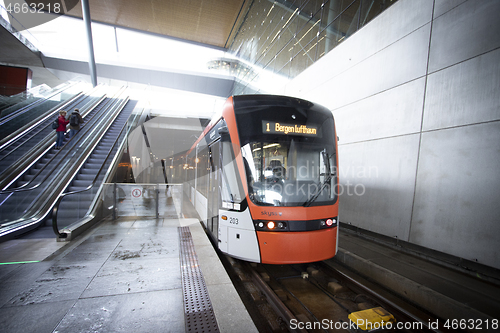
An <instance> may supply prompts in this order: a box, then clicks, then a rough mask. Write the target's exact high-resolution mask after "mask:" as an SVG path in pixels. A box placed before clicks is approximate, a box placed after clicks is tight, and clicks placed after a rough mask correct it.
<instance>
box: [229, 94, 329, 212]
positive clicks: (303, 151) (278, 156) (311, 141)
mask: <svg viewBox="0 0 500 333" xmlns="http://www.w3.org/2000/svg"><path fill="white" fill-rule="evenodd" d="M234 106H235V114H236V122H237V125H238V134H239V138H240V144H241V152H242V156H243V160H244V164H245V170H246V179H247V184H248V194H249V197H250V200H251V201H252V202H253V203H254V204H257V205H260V206H287V207H290V206H305V207H307V206H318V205H329V204H333V203H335V201H336V199H337V193H336V187H337V186H336V185H337V183H336V182H337V176H336V170H337V165H336V161H337V156H336V151H335V141H334V140H335V139H336V138H337V136H336V134H335V126H334V120H333V116H332V113H331V112H330V111H329V110H327V109H326V108H323V107H321V106H319V105H315V104H313V103H311V102H307V101H304V100H299V99H295V98H285V97H274V96H258V95H256V96H251V97H247V96H236V97H235V98H234Z"/></svg>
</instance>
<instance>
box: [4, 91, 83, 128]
mask: <svg viewBox="0 0 500 333" xmlns="http://www.w3.org/2000/svg"><path fill="white" fill-rule="evenodd" d="M66 83H67V84H68V85H67V86H64V87H60V88H58V87H59V86H58V87H55V88H53V89H52V91H51V92H50V94H48V95H47V96H44V97H43V98H40V99H37V100H36V101H33V102H31V103H30V104H28V105H25V106H23V107H21V108H19V109H18V110H16V111H13V112H11V113H9V114H8V115H5V116H3V117H0V125H2V124H4V123H6V122H8V121H10V119H11V118H15V117H17V116H19V115H21V114H22V113H25V112H28V111H29V110H30V109H32V108H33V107H34V106H35V105H38V104H41V103H43V102H46V101H47V100H49V98H51V97H54V96H55V95H57V94H59V93H62V92H63V91H65V90H66V89H69V88H71V87H72V86H74V85H76V84H77V83H78V82H71V83H70V82H66ZM16 105H17V104H14V105H12V107H14V106H16ZM3 111H5V110H2V112H3Z"/></svg>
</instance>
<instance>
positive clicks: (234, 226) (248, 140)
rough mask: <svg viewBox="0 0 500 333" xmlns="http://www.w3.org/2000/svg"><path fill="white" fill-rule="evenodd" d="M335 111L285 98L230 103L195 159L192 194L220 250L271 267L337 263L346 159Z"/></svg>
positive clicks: (190, 159) (191, 159) (191, 157)
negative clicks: (341, 161)
mask: <svg viewBox="0 0 500 333" xmlns="http://www.w3.org/2000/svg"><path fill="white" fill-rule="evenodd" d="M336 138H337V135H336V132H335V124H334V119H333V116H332V113H331V112H330V111H329V110H328V109H326V108H324V107H322V106H320V105H317V104H314V103H311V102H308V101H305V100H302V99H298V98H293V97H285V96H272V95H242V96H233V97H230V98H229V99H228V100H227V101H226V103H225V104H224V107H223V109H222V113H221V114H218V115H217V116H215V117H214V118H213V119H212V121H211V122H210V124H209V125H208V126H207V127H206V128H205V130H204V131H203V133H202V135H201V136H200V137H199V138H198V140H197V142H196V143H195V144H194V145H193V147H192V148H191V150H190V151H188V154H187V157H186V158H187V161H186V163H187V164H188V165H192V166H195V167H194V168H193V170H192V171H191V172H190V173H189V174H190V177H189V178H190V179H188V184H189V187H188V191H189V193H188V196H189V197H190V199H191V201H192V202H193V204H194V206H195V208H196V210H197V211H198V213H199V215H200V217H201V219H202V220H203V224H204V225H205V227H206V229H207V231H208V232H209V234H210V236H211V237H212V239H213V241H214V242H215V243H216V244H218V247H219V249H220V250H221V251H222V252H224V253H226V254H228V255H230V256H232V257H236V258H239V259H243V260H247V261H251V262H260V263H266V264H292V263H306V262H314V261H321V260H325V259H328V258H331V257H333V256H334V255H335V254H336V252H337V240H338V195H337V194H338V172H337V170H338V167H337V166H338V154H337V140H336Z"/></svg>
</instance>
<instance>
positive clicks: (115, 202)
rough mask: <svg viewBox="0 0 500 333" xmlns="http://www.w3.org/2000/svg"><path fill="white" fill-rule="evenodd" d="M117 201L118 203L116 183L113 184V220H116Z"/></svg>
mask: <svg viewBox="0 0 500 333" xmlns="http://www.w3.org/2000/svg"><path fill="white" fill-rule="evenodd" d="M116 205H117V201H116V183H114V184H113V220H116V210H117V207H116Z"/></svg>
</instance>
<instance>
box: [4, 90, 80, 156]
mask: <svg viewBox="0 0 500 333" xmlns="http://www.w3.org/2000/svg"><path fill="white" fill-rule="evenodd" d="M77 95H78V96H76V98H74V99H72V101H70V103H68V104H67V105H69V104H71V103H73V102H76V101H77V100H78V99H80V98H81V97H83V94H82V93H81V92H80V93H79V94H77ZM65 106H66V105H63V106H62V107H60V108H58V109H57V110H55V111H52V112H51V115H50V117H53V116H54V115H55V114H57V113H58V112H59V111H60V110H61V109H62V108H64V107H65ZM47 118H48V117H46V118H45V119H43V120H42V121H40V122H38V123H37V125H38V124H39V123H41V122H43V121H46V120H47ZM50 125H52V122H50V123H47V124H46V125H45V126H41V127H39V129H38V130H36V131H34V132H33V133H32V134H33V135H32V136H31V137H33V136H35V135H37V134H39V133H40V132H42V131H44V130H45V129H46V128H47V127H49V126H50ZM32 129H33V128H32V127H30V128H27V129H26V130H24V131H23V132H22V133H19V135H17V136H16V137H15V138H13V139H12V140H10V141H9V142H8V143H6V144H5V145H4V146H2V147H1V148H0V149H2V150H3V149H5V148H7V147H8V146H10V145H12V144H13V143H15V142H16V141H17V140H16V139H17V138H18V137H20V136H21V137H23V136H24V135H26V134H27V132H29V131H31V130H32ZM20 147H22V145H19V146H18V147H16V148H14V149H12V150H11V151H10V152H9V153H7V154H5V155H4V156H2V157H1V158H0V161H2V160H3V159H5V158H7V157H8V156H9V155H10V154H12V153H14V152H15V151H16V150H17V149H19V148H20Z"/></svg>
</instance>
